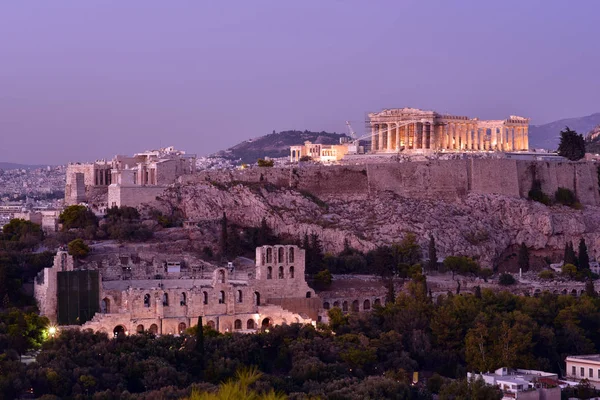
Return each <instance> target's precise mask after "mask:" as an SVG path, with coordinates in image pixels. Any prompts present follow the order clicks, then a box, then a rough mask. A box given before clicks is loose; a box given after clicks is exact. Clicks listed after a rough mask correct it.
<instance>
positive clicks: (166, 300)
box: [162, 293, 169, 307]
mask: <svg viewBox="0 0 600 400" xmlns="http://www.w3.org/2000/svg"><path fill="white" fill-rule="evenodd" d="M162 303H163V306H165V307H168V306H169V294H168V293H163V296H162Z"/></svg>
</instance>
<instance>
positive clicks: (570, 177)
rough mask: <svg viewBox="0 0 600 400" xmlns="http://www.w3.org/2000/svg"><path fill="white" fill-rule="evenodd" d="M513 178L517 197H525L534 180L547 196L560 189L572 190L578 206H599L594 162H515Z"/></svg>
mask: <svg viewBox="0 0 600 400" xmlns="http://www.w3.org/2000/svg"><path fill="white" fill-rule="evenodd" d="M517 175H518V176H517V182H518V183H519V194H520V196H521V197H527V194H528V192H529V190H531V187H532V184H533V180H534V179H537V180H539V181H540V183H541V186H542V191H543V192H544V193H546V194H547V195H548V196H550V197H553V196H554V193H555V192H556V190H557V189H558V188H559V187H563V188H566V189H569V190H571V191H573V193H575V195H576V196H577V198H578V199H579V201H580V202H581V203H582V204H587V205H598V204H600V193H599V191H598V189H599V186H598V176H597V165H596V164H595V163H589V162H578V163H573V162H542V161H517Z"/></svg>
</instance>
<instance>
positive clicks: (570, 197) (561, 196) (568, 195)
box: [554, 187, 577, 207]
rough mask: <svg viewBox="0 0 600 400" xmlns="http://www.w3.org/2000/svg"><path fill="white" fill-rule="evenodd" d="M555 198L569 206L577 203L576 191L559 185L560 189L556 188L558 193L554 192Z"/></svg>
mask: <svg viewBox="0 0 600 400" xmlns="http://www.w3.org/2000/svg"><path fill="white" fill-rule="evenodd" d="M554 200H555V201H556V202H557V203H559V204H562V205H563V206H567V207H574V206H575V205H576V203H577V198H576V197H575V193H573V192H572V191H570V190H569V189H567V188H563V187H559V188H558V190H556V193H554Z"/></svg>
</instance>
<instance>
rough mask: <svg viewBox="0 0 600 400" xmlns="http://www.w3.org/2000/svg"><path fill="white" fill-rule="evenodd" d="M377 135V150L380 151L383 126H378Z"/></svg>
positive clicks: (381, 148)
mask: <svg viewBox="0 0 600 400" xmlns="http://www.w3.org/2000/svg"><path fill="white" fill-rule="evenodd" d="M378 131H379V133H378V136H379V141H378V143H377V150H379V151H382V150H383V124H379V129H378Z"/></svg>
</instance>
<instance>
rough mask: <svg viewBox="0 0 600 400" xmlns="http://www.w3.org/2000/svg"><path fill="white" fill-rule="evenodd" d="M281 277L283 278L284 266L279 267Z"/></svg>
mask: <svg viewBox="0 0 600 400" xmlns="http://www.w3.org/2000/svg"><path fill="white" fill-rule="evenodd" d="M278 277H279V279H283V267H279V275H278Z"/></svg>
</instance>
